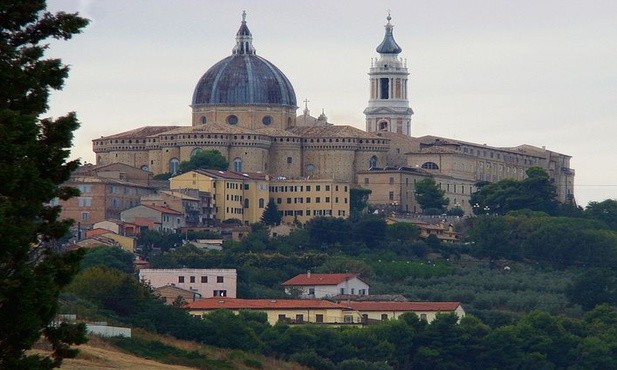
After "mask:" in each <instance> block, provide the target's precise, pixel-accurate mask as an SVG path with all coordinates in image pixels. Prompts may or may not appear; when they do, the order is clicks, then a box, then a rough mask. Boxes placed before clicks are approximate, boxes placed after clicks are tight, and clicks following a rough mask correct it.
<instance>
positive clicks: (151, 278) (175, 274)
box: [139, 269, 238, 298]
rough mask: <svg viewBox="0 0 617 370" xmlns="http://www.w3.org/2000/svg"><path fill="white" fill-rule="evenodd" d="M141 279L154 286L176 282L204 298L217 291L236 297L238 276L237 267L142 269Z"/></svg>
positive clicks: (212, 295) (140, 272)
mask: <svg viewBox="0 0 617 370" xmlns="http://www.w3.org/2000/svg"><path fill="white" fill-rule="evenodd" d="M139 279H140V280H141V281H144V282H145V283H147V284H149V285H150V286H152V287H153V288H159V287H162V286H165V285H171V284H174V285H175V286H177V287H178V288H181V289H185V290H193V291H196V292H198V293H199V294H201V296H202V298H212V297H214V296H215V293H218V296H220V295H221V292H225V293H224V294H225V295H224V296H226V297H229V298H236V290H237V280H238V277H237V273H236V270H235V269H141V270H140V271H139ZM221 280H222V281H221Z"/></svg>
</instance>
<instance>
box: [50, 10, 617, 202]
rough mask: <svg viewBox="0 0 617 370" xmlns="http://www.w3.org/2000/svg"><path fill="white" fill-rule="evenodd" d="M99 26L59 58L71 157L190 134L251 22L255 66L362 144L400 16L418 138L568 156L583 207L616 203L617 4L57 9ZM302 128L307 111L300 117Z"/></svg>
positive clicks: (55, 99) (59, 46)
mask: <svg viewBox="0 0 617 370" xmlns="http://www.w3.org/2000/svg"><path fill="white" fill-rule="evenodd" d="M49 8H50V10H52V11H58V10H64V11H71V12H73V11H79V12H80V13H81V15H83V16H85V17H87V18H89V19H90V20H91V24H90V25H89V26H88V27H87V28H86V29H85V30H84V32H83V34H81V35H78V36H76V37H75V38H74V39H73V40H70V41H68V42H58V43H55V42H54V43H52V45H51V49H50V50H49V52H48V55H50V56H54V57H61V58H62V59H63V60H64V62H65V63H67V64H70V65H71V73H70V77H69V79H68V80H67V82H66V85H65V88H64V90H62V91H60V92H56V93H54V94H53V96H52V99H51V102H50V112H49V115H52V116H59V115H62V114H64V113H65V112H67V111H76V112H77V113H78V117H79V118H80V121H81V122H82V127H81V128H80V129H79V131H78V132H77V136H76V140H75V148H74V149H73V156H74V157H79V158H81V159H82V161H87V162H93V161H94V154H93V152H92V145H91V140H92V139H93V138H96V137H100V136H106V135H110V134H114V133H118V132H121V131H125V130H129V129H133V128H137V127H139V126H144V125H170V124H177V125H189V124H190V107H189V104H190V102H191V97H192V94H193V89H194V87H195V84H196V83H197V81H198V80H199V78H200V77H201V75H202V74H203V73H204V72H205V71H206V70H207V69H208V68H210V67H211V66H212V65H213V64H214V63H216V62H217V61H219V60H221V59H223V58H225V57H227V56H229V55H230V54H231V49H232V47H233V46H234V44H235V33H236V31H237V30H238V27H239V25H240V21H241V13H242V11H243V10H246V11H247V14H248V15H247V22H248V26H249V28H250V30H251V32H252V33H253V45H254V46H255V48H256V49H257V54H258V55H260V56H262V57H264V58H266V59H268V60H269V61H271V62H272V63H274V64H275V65H276V66H278V67H279V68H280V69H281V70H282V71H283V73H285V75H286V76H287V77H288V78H289V80H290V81H291V83H292V85H293V86H294V89H295V91H296V96H297V99H298V104H299V105H300V106H301V107H303V103H301V102H302V101H303V100H304V99H308V100H309V101H310V102H309V109H310V110H311V113H312V114H313V115H314V116H316V115H318V114H319V113H320V112H321V110H322V109H324V110H325V113H326V115H327V116H328V118H329V121H330V122H333V123H335V124H350V125H352V126H355V127H358V128H361V129H364V128H365V125H364V115H363V114H362V111H363V110H364V108H365V107H366V105H367V100H368V76H367V72H368V69H369V67H370V62H371V58H372V57H376V56H377V53H376V52H375V47H376V46H377V45H378V44H379V43H380V42H381V40H382V38H383V33H384V28H383V26H384V24H385V22H386V20H385V17H386V15H387V11H388V9H389V10H390V11H391V14H392V23H393V24H394V26H395V27H394V37H395V39H396V41H397V43H398V44H399V45H400V46H401V47H402V48H403V52H402V53H401V54H400V56H401V57H403V58H406V59H407V61H408V66H409V68H410V72H411V76H410V86H409V89H410V100H411V106H412V108H413V110H414V112H415V114H414V116H413V117H412V135H413V136H422V135H429V134H430V135H438V136H445V137H449V138H454V139H460V140H466V141H472V142H477V143H482V144H483V143H486V144H489V145H494V146H515V145H519V144H531V145H535V146H546V147H547V148H548V149H550V150H554V151H557V152H560V153H565V154H569V155H571V156H572V157H573V159H572V162H571V165H572V167H573V168H574V169H575V170H576V178H575V179H576V180H575V196H576V198H577V201H578V203H579V204H580V205H583V206H585V205H586V204H587V203H588V202H589V201H592V200H596V201H601V200H604V199H607V198H611V199H614V198H617V165H616V164H615V161H614V159H615V158H617V155H616V154H615V150H616V149H615V145H614V143H615V138H617V125H615V120H616V118H617V1H613V0H607V1H594V0H579V1H571V0H561V1H552V0H542V1H537V0H518V1H512V0H507V1H506V0H465V1H460V0H442V1H439V0H435V1H408V0H404V1H353V2H348V1H332V0H323V1H302V2H301V1H284V0H281V1H204V0H200V1H198V0H191V1H189V0H174V1H168V0H130V1H126V0H105V1H92V0H90V1H87V0H81V1H79V0H51V1H49ZM298 112H301V109H300V110H299V111H298Z"/></svg>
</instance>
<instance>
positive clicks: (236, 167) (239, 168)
mask: <svg viewBox="0 0 617 370" xmlns="http://www.w3.org/2000/svg"><path fill="white" fill-rule="evenodd" d="M234 171H236V172H242V159H240V158H236V159H234Z"/></svg>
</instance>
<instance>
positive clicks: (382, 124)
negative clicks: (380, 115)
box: [379, 121, 388, 131]
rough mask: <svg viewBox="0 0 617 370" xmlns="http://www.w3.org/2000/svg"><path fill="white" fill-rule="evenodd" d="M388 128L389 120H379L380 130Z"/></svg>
mask: <svg viewBox="0 0 617 370" xmlns="http://www.w3.org/2000/svg"><path fill="white" fill-rule="evenodd" d="M387 130H388V121H381V122H379V131H387Z"/></svg>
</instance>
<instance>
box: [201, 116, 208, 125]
mask: <svg viewBox="0 0 617 370" xmlns="http://www.w3.org/2000/svg"><path fill="white" fill-rule="evenodd" d="M206 123H208V119H207V118H206V116H201V124H202V125H205V124H206Z"/></svg>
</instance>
